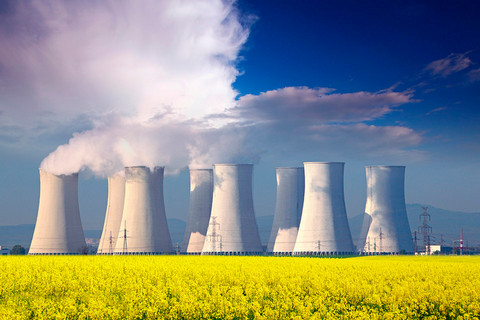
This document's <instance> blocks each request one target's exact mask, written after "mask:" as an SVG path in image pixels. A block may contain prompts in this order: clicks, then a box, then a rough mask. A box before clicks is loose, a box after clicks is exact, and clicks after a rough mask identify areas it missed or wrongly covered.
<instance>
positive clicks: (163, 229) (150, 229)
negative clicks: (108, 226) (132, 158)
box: [115, 166, 173, 254]
mask: <svg viewBox="0 0 480 320" xmlns="http://www.w3.org/2000/svg"><path fill="white" fill-rule="evenodd" d="M172 251H173V248H172V242H171V240H170V233H169V231H168V225H167V218H166V214H165V205H164V199H163V167H155V168H154V169H153V171H151V170H150V169H149V168H147V167H143V166H139V167H127V168H125V202H124V206H123V214H122V221H121V223H120V230H119V232H118V238H117V243H116V246H115V254H158V253H171V252H172Z"/></svg>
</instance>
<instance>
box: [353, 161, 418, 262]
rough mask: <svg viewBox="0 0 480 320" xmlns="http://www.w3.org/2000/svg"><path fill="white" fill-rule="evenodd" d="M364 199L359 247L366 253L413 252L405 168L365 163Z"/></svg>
mask: <svg viewBox="0 0 480 320" xmlns="http://www.w3.org/2000/svg"><path fill="white" fill-rule="evenodd" d="M366 175H367V201H366V205H365V215H364V221H363V227H362V239H361V243H360V245H359V250H360V251H361V252H363V253H365V254H385V253H400V252H405V253H413V252H414V244H413V240H412V234H411V231H410V226H409V224H408V217H407V210H406V206H405V192H404V185H405V167H404V166H367V167H366Z"/></svg>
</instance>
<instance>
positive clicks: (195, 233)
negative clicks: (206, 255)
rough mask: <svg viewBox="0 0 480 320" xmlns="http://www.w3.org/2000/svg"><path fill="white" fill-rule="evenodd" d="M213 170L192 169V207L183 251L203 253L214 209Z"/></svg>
mask: <svg viewBox="0 0 480 320" xmlns="http://www.w3.org/2000/svg"><path fill="white" fill-rule="evenodd" d="M212 194H213V170H212V169H190V207H189V210H188V220H187V227H186V229H185V238H184V240H183V249H182V251H183V252H187V253H201V252H202V249H203V244H204V242H205V235H206V234H207V228H208V222H209V220H210V211H211V210H212Z"/></svg>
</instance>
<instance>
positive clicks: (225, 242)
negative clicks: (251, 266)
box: [202, 164, 262, 254]
mask: <svg viewBox="0 0 480 320" xmlns="http://www.w3.org/2000/svg"><path fill="white" fill-rule="evenodd" d="M252 173H253V165H251V164H216V165H214V171H213V176H214V177H213V182H214V188H213V202H212V212H211V215H210V222H209V225H208V230H207V236H206V238H205V244H204V246H203V250H202V254H259V253H261V252H262V245H261V242H260V236H259V234H258V227H257V222H256V220H255V212H254V209H253V195H252Z"/></svg>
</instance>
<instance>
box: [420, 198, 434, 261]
mask: <svg viewBox="0 0 480 320" xmlns="http://www.w3.org/2000/svg"><path fill="white" fill-rule="evenodd" d="M422 209H423V212H422V214H421V215H420V221H422V225H421V226H420V227H418V232H420V233H421V234H422V236H423V246H424V248H425V254H430V234H431V233H432V227H431V226H429V225H428V221H430V214H428V212H427V209H428V207H422Z"/></svg>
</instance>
